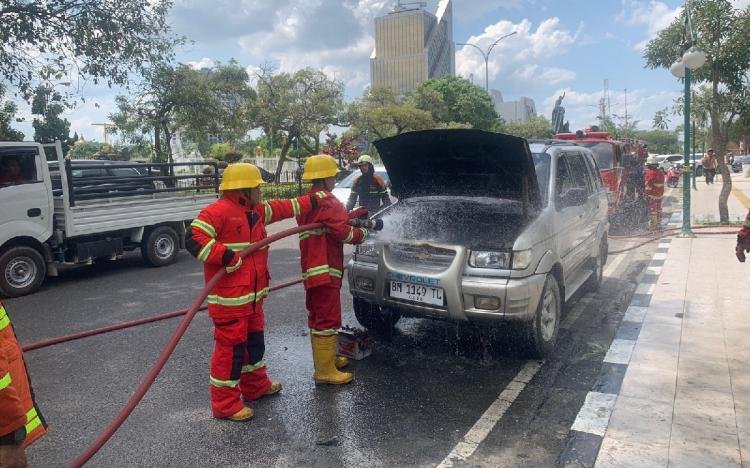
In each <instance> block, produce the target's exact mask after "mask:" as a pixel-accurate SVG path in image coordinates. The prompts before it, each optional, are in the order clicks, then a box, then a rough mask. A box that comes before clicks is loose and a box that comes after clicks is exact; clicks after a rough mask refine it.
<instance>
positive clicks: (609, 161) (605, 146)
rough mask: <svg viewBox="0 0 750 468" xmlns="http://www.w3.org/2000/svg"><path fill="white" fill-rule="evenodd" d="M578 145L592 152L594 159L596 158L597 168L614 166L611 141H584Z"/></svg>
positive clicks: (604, 168) (605, 168) (603, 168)
mask: <svg viewBox="0 0 750 468" xmlns="http://www.w3.org/2000/svg"><path fill="white" fill-rule="evenodd" d="M580 145H581V146H585V147H586V148H588V149H590V150H591V151H592V152H593V153H594V159H596V164H597V165H598V166H599V170H602V171H604V170H607V169H612V168H614V167H615V155H614V146H613V145H612V144H611V143H605V142H593V141H589V142H585V141H584V142H581V143H580Z"/></svg>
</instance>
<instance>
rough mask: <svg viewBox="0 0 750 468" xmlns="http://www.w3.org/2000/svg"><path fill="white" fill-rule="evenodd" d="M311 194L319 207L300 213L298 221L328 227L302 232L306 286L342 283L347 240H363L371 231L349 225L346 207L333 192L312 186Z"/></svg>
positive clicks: (303, 273)
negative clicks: (318, 189) (314, 190)
mask: <svg viewBox="0 0 750 468" xmlns="http://www.w3.org/2000/svg"><path fill="white" fill-rule="evenodd" d="M310 194H311V195H313V196H316V197H317V198H318V207H317V208H315V209H314V210H312V211H311V212H309V213H307V214H303V215H301V216H297V224H299V225H300V226H302V225H304V224H312V223H323V224H325V228H321V229H315V230H312V231H305V232H302V233H300V235H299V239H300V241H299V248H300V251H301V257H300V261H301V263H302V278H303V279H304V280H305V288H306V289H309V288H314V287H316V286H323V285H326V284H331V285H333V286H339V287H340V286H341V278H342V277H343V275H344V244H361V243H362V242H363V241H364V240H365V239H366V238H367V235H368V231H367V229H364V228H355V227H352V226H350V225H349V215H348V214H347V212H346V208H345V207H344V205H343V204H342V203H341V202H340V201H338V200H337V199H336V197H335V196H334V195H333V194H332V193H331V192H327V191H319V192H313V190H310Z"/></svg>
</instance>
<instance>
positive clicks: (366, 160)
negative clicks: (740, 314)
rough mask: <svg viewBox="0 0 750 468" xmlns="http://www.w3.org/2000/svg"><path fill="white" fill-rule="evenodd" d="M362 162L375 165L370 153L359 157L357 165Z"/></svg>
mask: <svg viewBox="0 0 750 468" xmlns="http://www.w3.org/2000/svg"><path fill="white" fill-rule="evenodd" d="M362 164H370V165H374V164H373V162H372V157H371V156H370V155H369V154H363V155H362V156H360V157H359V159H357V166H359V165H362Z"/></svg>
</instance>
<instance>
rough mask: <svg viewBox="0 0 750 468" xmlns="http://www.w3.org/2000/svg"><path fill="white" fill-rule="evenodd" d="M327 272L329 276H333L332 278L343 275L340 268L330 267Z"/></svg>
mask: <svg viewBox="0 0 750 468" xmlns="http://www.w3.org/2000/svg"><path fill="white" fill-rule="evenodd" d="M328 273H329V274H330V275H331V276H333V277H334V278H343V277H344V272H343V271H341V270H337V269H335V268H331V269H330V271H329V272H328Z"/></svg>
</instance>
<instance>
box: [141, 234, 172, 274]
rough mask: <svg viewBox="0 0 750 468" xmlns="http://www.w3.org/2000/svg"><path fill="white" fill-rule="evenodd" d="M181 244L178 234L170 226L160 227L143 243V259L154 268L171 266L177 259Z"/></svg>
mask: <svg viewBox="0 0 750 468" xmlns="http://www.w3.org/2000/svg"><path fill="white" fill-rule="evenodd" d="M178 250H179V243H178V242H177V232H175V230H174V229H172V228H171V227H169V226H159V227H157V228H156V229H154V230H153V231H151V232H149V233H148V235H147V236H146V241H145V242H143V243H141V257H143V260H144V261H145V262H146V263H147V264H149V265H151V266H154V267H160V266H164V265H169V264H170V263H172V262H174V261H175V259H176V258H177V252H178Z"/></svg>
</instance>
